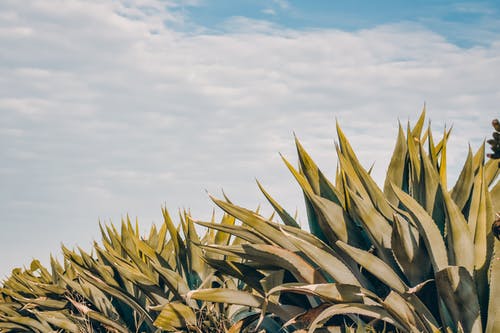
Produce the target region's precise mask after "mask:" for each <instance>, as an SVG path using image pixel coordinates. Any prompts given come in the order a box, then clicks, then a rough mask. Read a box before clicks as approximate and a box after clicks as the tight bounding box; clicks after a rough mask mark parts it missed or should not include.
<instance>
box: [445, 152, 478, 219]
mask: <svg viewBox="0 0 500 333" xmlns="http://www.w3.org/2000/svg"><path fill="white" fill-rule="evenodd" d="M473 184H474V168H473V163H472V149H471V147H470V146H469V152H468V153H467V159H466V160H465V163H464V166H463V168H462V171H461V172H460V176H459V177H458V179H457V182H456V183H455V186H454V187H453V189H452V190H451V198H452V199H453V201H455V203H456V204H457V206H458V207H459V208H460V209H461V210H463V208H464V207H465V204H466V203H467V201H468V200H469V195H470V192H471V189H472V185H473Z"/></svg>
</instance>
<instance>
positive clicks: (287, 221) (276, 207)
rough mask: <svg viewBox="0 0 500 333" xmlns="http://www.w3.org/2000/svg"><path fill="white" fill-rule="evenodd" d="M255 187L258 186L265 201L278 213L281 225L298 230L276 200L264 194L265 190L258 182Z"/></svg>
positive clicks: (293, 220)
mask: <svg viewBox="0 0 500 333" xmlns="http://www.w3.org/2000/svg"><path fill="white" fill-rule="evenodd" d="M257 186H259V189H260V190H261V192H262V193H263V194H264V196H265V197H266V199H267V201H269V203H270V204H271V206H272V207H273V209H274V210H275V211H276V212H277V213H278V215H279V216H280V218H281V220H282V221H283V223H285V224H286V225H289V226H291V227H295V228H300V225H299V224H298V223H297V221H295V219H294V218H293V217H292V216H291V215H290V214H288V212H287V211H286V210H285V209H283V207H281V206H280V204H279V203H278V202H277V201H276V200H274V199H273V197H271V195H270V194H269V193H267V192H266V190H265V189H264V187H263V186H262V185H261V184H260V183H259V181H257Z"/></svg>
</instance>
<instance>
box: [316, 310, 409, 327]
mask: <svg viewBox="0 0 500 333" xmlns="http://www.w3.org/2000/svg"><path fill="white" fill-rule="evenodd" d="M339 314H356V315H360V316H367V317H370V318H374V319H378V320H382V321H385V322H387V323H389V324H392V325H394V326H396V327H397V328H399V329H401V330H403V331H404V330H405V328H404V327H403V326H401V325H399V324H398V323H397V322H396V321H394V319H393V318H392V316H391V315H390V314H389V313H388V312H387V310H385V309H383V308H382V307H380V306H375V305H366V304H356V303H346V304H335V305H332V306H330V307H328V308H326V309H325V310H323V311H322V312H321V313H320V314H319V315H318V316H317V317H316V318H315V319H314V321H313V322H312V323H311V325H310V327H309V333H313V332H314V331H315V329H316V328H317V327H319V326H320V325H321V324H322V323H324V322H326V321H327V320H328V319H330V318H331V317H333V316H335V315H339Z"/></svg>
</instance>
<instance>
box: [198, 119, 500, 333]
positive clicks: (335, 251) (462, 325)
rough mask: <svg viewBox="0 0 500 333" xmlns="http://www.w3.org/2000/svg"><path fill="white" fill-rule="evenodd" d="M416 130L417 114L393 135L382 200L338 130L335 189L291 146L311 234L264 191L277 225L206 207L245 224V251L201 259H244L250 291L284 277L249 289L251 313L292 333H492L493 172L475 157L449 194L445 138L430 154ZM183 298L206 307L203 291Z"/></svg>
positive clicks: (430, 145) (220, 249)
mask: <svg viewBox="0 0 500 333" xmlns="http://www.w3.org/2000/svg"><path fill="white" fill-rule="evenodd" d="M424 119H425V110H424V112H422V115H421V117H420V118H419V120H418V122H417V124H416V125H415V126H414V127H413V128H410V126H409V125H408V127H407V130H406V134H405V131H404V130H403V128H402V127H401V125H400V127H399V134H398V139H397V142H396V146H395V149H394V153H393V156H392V159H391V162H390V164H389V167H388V170H387V177H386V180H385V183H384V187H383V189H381V188H380V187H379V186H378V185H377V183H376V182H375V181H374V180H373V178H372V177H371V175H370V173H369V171H367V170H366V169H365V168H364V167H363V166H362V165H361V163H360V162H359V160H358V158H357V157H356V155H355V153H354V151H353V149H352V147H351V145H350V144H349V142H348V140H347V139H346V137H345V135H344V133H343V132H342V130H341V129H340V127H339V126H337V133H338V140H339V142H338V145H337V155H338V160H339V168H338V170H337V173H336V179H335V181H334V182H331V181H330V180H328V179H327V178H326V177H325V176H324V174H323V173H322V172H321V170H320V169H319V168H318V167H317V165H316V164H315V162H314V161H313V160H312V159H311V157H310V156H309V155H308V153H307V152H306V151H305V149H304V148H303V146H302V145H301V144H300V142H299V141H298V140H296V145H297V152H298V155H299V168H298V169H296V168H294V167H293V166H292V165H291V164H290V163H289V162H288V161H287V160H286V159H285V158H284V159H283V160H284V162H285V164H286V166H287V167H288V169H289V170H290V171H291V173H292V174H293V176H294V177H295V179H296V180H297V182H298V183H299V185H300V187H301V189H302V190H303V192H304V196H305V201H306V207H307V213H308V222H309V230H310V233H309V232H308V231H305V230H301V229H300V228H298V223H297V222H296V221H295V220H294V219H293V218H292V217H291V216H290V214H288V213H287V212H286V211H285V210H284V209H283V208H282V207H281V206H280V205H279V204H278V203H277V202H276V201H275V200H274V199H273V198H272V197H271V196H270V195H269V194H268V193H267V192H266V191H264V190H263V193H264V195H265V196H266V197H267V198H268V199H269V202H270V204H271V205H272V206H273V207H274V209H275V211H276V213H277V214H278V215H279V216H280V218H281V220H282V222H283V223H282V224H281V223H276V222H274V221H271V220H268V219H266V218H264V217H262V216H259V215H258V214H255V213H254V212H251V211H249V210H246V209H244V208H241V207H238V206H236V205H234V204H232V203H231V202H228V201H223V200H217V199H214V201H215V203H216V204H217V205H218V206H220V207H221V208H222V209H223V210H224V211H225V212H226V213H228V214H230V215H232V216H234V217H235V218H236V219H238V220H240V221H241V222H242V225H241V226H239V227H233V231H231V233H233V234H234V235H237V236H240V237H241V236H243V235H248V238H250V237H252V241H251V242H250V243H248V244H242V245H237V246H216V245H209V246H206V247H205V249H206V251H207V253H218V254H224V255H226V256H228V257H238V258H241V259H243V263H242V265H245V266H246V267H247V268H248V269H251V270H254V271H253V273H252V274H248V275H245V276H239V278H241V279H243V281H245V282H246V283H247V284H248V285H250V286H254V285H256V281H252V280H253V279H255V277H254V276H256V275H257V273H261V274H264V275H265V276H266V277H267V276H273V275H276V274H277V273H278V272H283V275H284V276H285V278H284V280H283V283H281V282H280V281H278V282H277V283H275V284H274V285H272V287H271V288H269V287H268V290H264V289H262V288H255V289H254V291H255V293H257V294H259V302H257V303H259V304H260V305H258V304H254V306H258V307H260V309H261V311H262V314H264V313H266V314H267V315H269V314H272V315H274V316H277V317H280V318H281V319H282V320H283V321H285V325H284V327H285V328H288V329H289V330H292V331H293V330H298V329H305V330H308V331H309V332H315V331H316V330H318V329H319V328H323V329H334V327H337V328H339V327H344V328H349V327H355V326H358V327H366V326H371V327H372V328H373V329H375V330H386V331H402V332H436V331H450V330H451V331H454V332H457V331H464V332H482V331H483V330H485V331H486V332H497V331H500V321H499V319H498V318H500V315H498V314H497V312H498V311H499V309H500V305H499V304H498V300H499V299H500V294H499V290H498V288H499V282H498V281H499V277H498V276H499V274H500V267H499V265H500V261H499V260H498V255H499V254H498V253H499V246H498V242H496V244H494V238H493V234H492V232H491V228H490V226H491V224H492V222H493V219H494V211H498V210H499V209H500V207H498V205H499V203H500V201H499V199H500V197H499V192H498V190H499V185H498V183H497V184H493V183H494V181H495V179H496V176H497V174H498V172H499V167H498V163H497V162H494V161H493V160H489V161H487V162H486V161H485V155H484V154H485V153H484V145H483V146H481V147H480V148H479V150H478V151H477V152H476V153H475V154H473V153H472V151H471V150H470V148H469V152H468V154H467V158H466V161H465V163H464V166H463V168H462V171H461V173H460V176H459V177H458V180H457V182H456V183H455V184H454V186H453V187H452V188H451V190H450V189H448V187H447V174H446V172H447V160H446V146H447V141H448V137H449V135H450V131H446V130H445V133H444V135H443V137H442V139H441V140H440V141H439V142H438V143H437V144H436V143H435V142H434V138H433V135H432V132H431V129H430V126H429V128H427V129H426V130H425V131H424V130H423V127H424V121H425V120H424ZM259 186H260V185H259ZM214 227H215V226H214ZM494 245H495V249H494ZM225 265H226V266H230V265H231V260H227V261H226V263H225ZM219 266H221V265H220V264H219ZM226 273H228V274H232V273H231V272H230V270H229V269H226ZM232 275H233V276H236V274H232ZM211 292H212V296H215V295H217V294H219V293H220V294H222V293H224V292H225V291H224V290H223V289H222V288H220V289H217V290H213V291H211ZM190 297H191V298H194V299H203V300H205V301H207V300H211V298H210V297H208V296H207V292H206V291H203V290H201V291H194V292H191V293H190ZM225 301H226V302H227V301H229V302H230V301H231V300H225ZM283 307H287V308H288V309H290V310H289V311H287V313H285V315H283V314H282V313H279V312H275V311H274V309H276V308H278V309H282V308H283ZM292 314H297V315H295V316H293V315H292ZM290 315H292V318H289V317H290Z"/></svg>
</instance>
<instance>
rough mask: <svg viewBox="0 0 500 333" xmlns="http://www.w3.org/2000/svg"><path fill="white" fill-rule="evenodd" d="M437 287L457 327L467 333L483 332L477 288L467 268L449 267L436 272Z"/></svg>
mask: <svg viewBox="0 0 500 333" xmlns="http://www.w3.org/2000/svg"><path fill="white" fill-rule="evenodd" d="M435 276H436V287H437V290H438V293H439V296H440V297H441V298H442V299H443V301H444V303H445V304H446V307H447V309H448V311H449V313H450V314H451V316H452V318H453V321H454V323H455V325H457V327H458V324H460V325H461V326H462V327H463V329H464V331H465V332H482V328H481V314H480V308H479V302H478V298H477V292H476V286H475V283H474V280H473V279H472V277H471V275H470V274H469V272H468V271H467V269H466V268H464V267H461V266H449V267H446V268H444V269H443V270H441V271H438V272H436V275H435Z"/></svg>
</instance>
